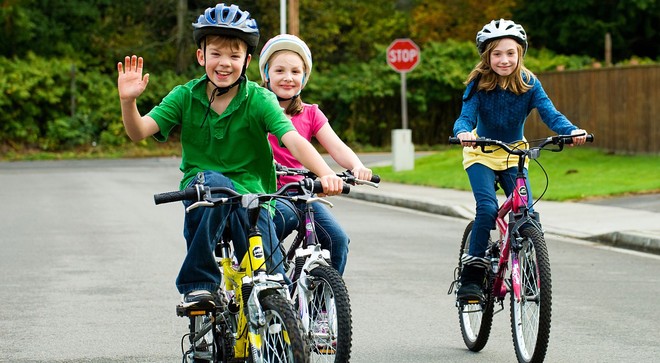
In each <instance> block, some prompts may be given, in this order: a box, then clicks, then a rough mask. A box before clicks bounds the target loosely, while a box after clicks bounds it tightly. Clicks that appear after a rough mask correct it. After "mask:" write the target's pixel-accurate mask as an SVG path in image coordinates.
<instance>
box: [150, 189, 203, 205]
mask: <svg viewBox="0 0 660 363" xmlns="http://www.w3.org/2000/svg"><path fill="white" fill-rule="evenodd" d="M192 199H197V190H196V189H195V188H187V189H184V190H177V191H174V192H166V193H159V194H154V202H155V203H156V204H164V203H171V202H178V201H181V200H192Z"/></svg>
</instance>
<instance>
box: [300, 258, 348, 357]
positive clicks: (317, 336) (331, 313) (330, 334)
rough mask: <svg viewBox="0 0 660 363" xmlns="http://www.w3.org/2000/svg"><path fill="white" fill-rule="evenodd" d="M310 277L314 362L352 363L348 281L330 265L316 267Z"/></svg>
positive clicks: (311, 337) (311, 334) (309, 309)
mask: <svg viewBox="0 0 660 363" xmlns="http://www.w3.org/2000/svg"><path fill="white" fill-rule="evenodd" d="M308 278H309V279H311V284H310V286H312V293H311V296H312V300H311V301H309V302H308V311H309V315H308V316H309V320H310V321H309V329H310V340H311V343H310V345H311V346H310V348H311V352H312V357H311V358H312V362H348V361H350V358H351V346H352V339H353V338H352V336H353V330H352V317H351V303H350V299H349V296H348V290H347V289H346V285H345V284H344V280H343V279H342V278H341V275H339V273H338V272H337V270H335V269H334V268H332V267H330V266H317V267H315V268H313V269H312V270H311V271H310V272H309V276H308Z"/></svg>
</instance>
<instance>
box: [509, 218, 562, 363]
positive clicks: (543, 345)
mask: <svg viewBox="0 0 660 363" xmlns="http://www.w3.org/2000/svg"><path fill="white" fill-rule="evenodd" d="M520 236H521V237H522V238H523V241H522V242H523V244H522V250H521V251H520V252H519V254H518V258H519V261H520V284H521V295H522V297H521V301H520V302H517V301H516V299H515V296H514V294H513V293H512V294H511V333H512V335H513V345H514V347H515V350H516V357H517V358H518V362H524V363H532V362H542V361H543V360H544V359H545V354H546V351H547V349H548V342H549V339H550V320H551V317H552V281H551V274H550V259H549V257H548V250H547V247H546V244H545V239H544V237H543V233H542V232H541V231H539V230H538V229H537V228H535V227H526V228H523V229H522V230H521V231H520Z"/></svg>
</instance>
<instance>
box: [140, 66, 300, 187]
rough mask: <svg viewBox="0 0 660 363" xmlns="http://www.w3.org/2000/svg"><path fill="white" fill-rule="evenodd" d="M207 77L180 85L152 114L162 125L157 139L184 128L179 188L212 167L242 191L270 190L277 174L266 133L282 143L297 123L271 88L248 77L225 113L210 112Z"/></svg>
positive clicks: (163, 138)
mask: <svg viewBox="0 0 660 363" xmlns="http://www.w3.org/2000/svg"><path fill="white" fill-rule="evenodd" d="M206 79H207V78H206V75H204V76H203V77H202V78H199V79H194V80H192V81H190V82H188V83H186V84H185V85H179V86H176V87H175V88H174V89H172V91H171V92H170V93H169V94H168V95H167V96H165V98H163V100H162V101H161V103H160V104H159V105H158V106H156V107H154V108H153V109H152V110H151V111H150V112H149V114H148V116H150V117H152V118H153V119H154V120H155V121H156V123H157V124H158V127H159V128H160V131H159V132H157V133H156V134H155V135H154V137H155V138H156V139H157V140H159V141H165V140H167V138H168V136H169V135H170V133H171V132H172V130H173V129H174V127H175V126H180V127H181V148H182V157H181V166H180V169H181V171H182V172H183V178H182V179H181V183H180V188H181V189H183V188H185V186H187V185H188V183H189V182H190V181H191V180H192V178H193V177H195V175H196V174H197V173H198V172H200V171H205V170H214V171H218V172H221V173H222V174H224V175H225V176H226V177H228V178H229V179H231V180H232V181H233V183H234V186H235V187H236V190H237V191H238V192H239V193H242V194H244V193H272V192H273V191H275V190H276V175H275V169H274V165H273V153H272V150H271V148H270V144H269V142H268V133H269V132H270V133H272V134H273V135H275V136H277V138H278V140H280V141H281V138H282V136H283V135H284V134H286V133H287V132H289V131H295V128H294V126H293V125H292V124H291V121H289V120H288V119H287V118H286V116H285V115H284V112H283V111H282V109H281V108H280V105H279V103H278V102H277V99H276V97H275V95H274V94H273V93H272V92H271V91H269V90H267V89H265V88H263V87H260V86H259V85H258V84H257V83H255V82H251V81H247V80H246V81H243V83H241V84H240V85H239V86H238V87H239V89H238V94H237V95H236V96H235V97H234V98H233V99H232V100H231V102H230V103H229V106H228V107H227V109H226V110H225V111H224V112H223V113H222V115H218V114H217V113H216V112H215V111H213V109H210V110H208V106H209V100H208V98H207V96H206V83H207V81H206ZM207 110H208V116H206V120H204V115H205V114H206V112H207Z"/></svg>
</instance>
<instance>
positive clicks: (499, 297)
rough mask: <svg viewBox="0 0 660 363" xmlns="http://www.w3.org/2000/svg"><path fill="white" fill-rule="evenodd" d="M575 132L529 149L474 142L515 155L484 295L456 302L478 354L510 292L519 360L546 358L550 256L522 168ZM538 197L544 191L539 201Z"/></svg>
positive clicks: (465, 243) (464, 245) (466, 240)
mask: <svg viewBox="0 0 660 363" xmlns="http://www.w3.org/2000/svg"><path fill="white" fill-rule="evenodd" d="M574 136H575V135H556V136H551V137H548V138H546V139H541V140H535V141H532V142H531V143H534V144H537V146H533V147H531V146H525V145H529V143H528V144H523V145H522V146H523V147H520V145H519V146H517V147H512V146H510V145H509V144H506V143H504V142H502V141H499V140H491V139H484V138H478V139H476V140H474V142H475V144H476V145H477V146H479V147H481V150H482V151H483V152H493V149H492V148H491V149H486V147H488V146H495V147H499V148H501V149H503V150H505V151H506V152H507V153H509V154H511V155H517V156H518V157H519V158H518V172H517V175H516V182H515V188H514V190H513V192H512V193H511V195H509V196H508V197H507V199H506V200H505V202H504V203H503V204H502V205H501V206H500V208H499V210H498V213H497V218H496V226H497V228H496V229H497V233H496V235H498V237H497V240H495V241H493V240H492V239H491V240H489V241H488V248H487V250H486V258H488V259H489V260H490V261H491V266H490V268H489V269H488V273H487V274H486V278H485V279H484V282H483V291H484V297H485V299H484V300H483V301H479V300H472V301H471V300H467V301H459V299H457V300H456V307H458V318H459V322H460V327H461V334H462V336H463V341H464V342H465V345H466V346H467V348H468V349H469V350H471V351H474V352H478V351H480V350H481V349H483V348H484V347H485V346H486V343H487V342H488V337H489V335H490V330H491V325H492V321H493V315H494V314H496V313H498V312H500V311H502V310H504V299H505V297H506V295H507V294H508V293H511V294H510V296H511V297H510V301H511V304H510V307H511V333H512V335H513V345H514V347H515V351H516V357H517V359H518V362H525V363H530V362H542V361H543V360H544V359H545V354H546V351H547V348H548V341H549V339H550V320H551V315H552V282H551V273H550V259H549V257H548V250H547V248H546V244H545V239H544V237H543V230H542V228H541V224H540V220H539V214H538V213H537V212H533V213H532V212H530V209H529V204H528V196H527V177H526V176H525V173H524V166H525V161H526V160H527V159H532V160H536V159H537V158H538V157H539V156H540V152H541V150H550V151H553V152H559V151H562V150H563V149H564V145H566V144H571V143H572V142H573V137H574ZM587 141H588V142H593V135H591V134H590V135H588V136H587ZM449 143H450V144H461V141H460V140H459V139H458V138H454V137H451V138H450V139H449ZM541 169H543V168H541ZM544 173H545V170H544ZM546 178H547V174H546ZM546 180H547V179H546ZM546 187H547V184H546ZM542 196H543V193H541V196H540V197H539V198H537V201H538V200H539V199H541V197H542ZM473 223H474V221H471V222H470V223H469V224H468V225H467V227H466V229H465V232H464V233H463V239H462V240H461V248H460V251H459V262H458V267H456V269H455V270H454V281H453V282H452V284H451V286H450V287H449V291H448V294H451V293H454V294H456V292H457V291H458V288H459V287H460V286H459V284H460V283H459V277H460V274H461V271H462V268H463V266H462V263H461V259H460V256H461V255H463V253H464V252H467V251H469V248H470V246H469V245H470V235H471V233H472V225H473ZM508 271H510V272H509V274H508V276H507V272H508ZM495 303H498V304H499V305H500V309H499V310H497V311H495V309H494V308H495Z"/></svg>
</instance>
